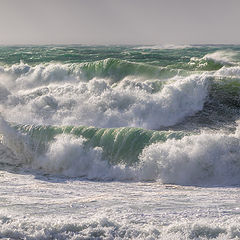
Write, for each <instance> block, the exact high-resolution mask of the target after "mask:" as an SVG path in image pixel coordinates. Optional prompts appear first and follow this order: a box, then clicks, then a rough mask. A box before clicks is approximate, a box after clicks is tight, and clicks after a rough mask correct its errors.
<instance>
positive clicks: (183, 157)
mask: <svg viewBox="0 0 240 240" xmlns="http://www.w3.org/2000/svg"><path fill="white" fill-rule="evenodd" d="M1 133H2V134H3V143H4V144H5V145H6V146H8V147H9V148H10V149H11V150H12V152H14V153H15V155H16V156H17V158H18V159H20V160H19V161H20V163H21V164H23V166H25V167H28V168H29V167H30V168H33V169H38V170H40V171H43V172H44V173H50V174H57V175H64V176H70V177H82V178H86V179H92V180H135V181H136V180H137V181H139V180H147V181H160V182H162V183H172V184H183V185H198V184H200V185H202V184H203V185H235V184H239V182H240V157H239V156H240V150H239V149H240V135H239V130H238V129H237V130H236V132H235V133H232V134H227V133H216V132H215V133H214V132H212V133H209V132H202V133H198V134H194V135H189V133H188V134H187V133H186V132H185V133H183V132H169V131H166V132H159V131H146V130H142V129H132V128H120V129H96V128H87V127H65V128H57V127H40V126H39V127H37V126H19V125H18V126H15V127H14V128H13V127H11V126H9V125H8V124H7V123H6V122H4V121H2V124H1ZM2 158H4V157H2ZM14 161H16V160H13V163H11V164H14ZM15 164H16V163H15ZM17 164H19V162H17Z"/></svg>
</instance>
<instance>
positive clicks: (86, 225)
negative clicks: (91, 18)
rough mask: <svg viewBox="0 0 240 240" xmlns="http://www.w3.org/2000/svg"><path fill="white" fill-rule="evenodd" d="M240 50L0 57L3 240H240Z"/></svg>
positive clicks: (133, 49)
mask: <svg viewBox="0 0 240 240" xmlns="http://www.w3.org/2000/svg"><path fill="white" fill-rule="evenodd" d="M239 120H240V46H238V45H180V46H176V45H162V46H83V45H68V46H60V45H58V46H52V45H49V46H0V238H1V239H2V238H3V239H27V240H28V239H29V240H30V239H31V240H33V239H39V240H42V239H144V240H145V239H148V240H150V239H164V240H165V239H166V240H167V239H174V240H175V239H179V240H181V239H184V240H185V239H199V240H203V239H240V121H239Z"/></svg>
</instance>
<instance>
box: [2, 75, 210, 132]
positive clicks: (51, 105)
mask: <svg viewBox="0 0 240 240" xmlns="http://www.w3.org/2000/svg"><path fill="white" fill-rule="evenodd" d="M208 84H209V76H208V75H205V74H203V75H192V76H189V77H186V78H180V77H176V78H174V79H172V80H171V81H169V82H166V83H164V84H163V85H162V86H160V87H159V86H158V87H159V89H158V92H156V93H152V91H153V90H154V89H153V85H151V83H150V82H149V81H145V82H140V81H132V80H131V81H129V80H128V79H125V80H123V81H122V82H121V83H119V84H117V85H116V84H115V85H110V84H109V81H108V80H106V79H93V80H91V81H89V82H78V83H76V82H71V81H69V82H65V83H58V84H56V83H55V84H48V85H44V86H42V87H36V88H34V89H31V88H30V89H29V88H26V89H23V90H21V89H19V90H18V91H15V90H14V91H13V92H12V94H11V95H10V96H9V97H8V98H7V100H5V102H4V104H3V105H0V111H1V112H2V114H3V115H4V117H5V118H6V119H7V120H8V121H12V122H22V123H35V124H56V125H88V126H89V125H93V126H97V127H122V126H134V127H143V128H148V129H156V128H159V127H161V126H171V125H174V124H176V123H177V122H179V121H181V120H182V119H183V118H185V117H186V116H190V115H193V114H194V113H196V112H197V111H200V110H201V109H202V108H203V104H204V102H205V100H206V98H207V95H208ZM22 112H24V114H22Z"/></svg>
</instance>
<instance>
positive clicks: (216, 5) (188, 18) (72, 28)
mask: <svg viewBox="0 0 240 240" xmlns="http://www.w3.org/2000/svg"><path fill="white" fill-rule="evenodd" d="M239 26H240V0H0V44H191V43H192V44H194V43H195V44H205V43H226V44H229V43H233V44H240V30H239V29H240V28H239Z"/></svg>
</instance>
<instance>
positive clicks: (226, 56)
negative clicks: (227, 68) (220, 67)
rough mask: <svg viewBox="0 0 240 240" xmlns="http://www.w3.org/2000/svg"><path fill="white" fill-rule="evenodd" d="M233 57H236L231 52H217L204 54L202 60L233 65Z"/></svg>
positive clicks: (234, 53)
mask: <svg viewBox="0 0 240 240" xmlns="http://www.w3.org/2000/svg"><path fill="white" fill-rule="evenodd" d="M234 56H236V52H233V51H231V50H228V51H227V50H225V51H223V50H219V51H216V52H213V53H208V54H206V55H205V56H204V57H203V59H206V60H212V61H214V62H217V63H221V64H230V65H231V64H234V60H233V58H234Z"/></svg>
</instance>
